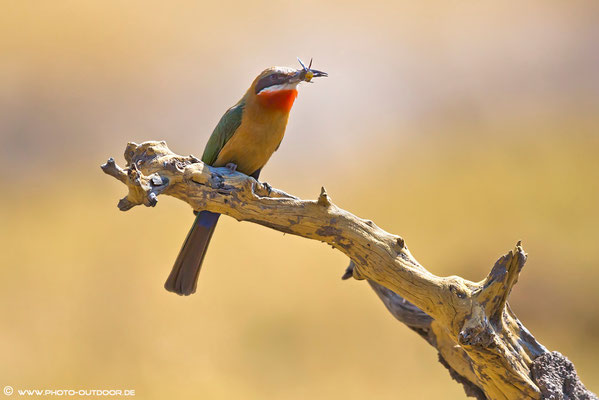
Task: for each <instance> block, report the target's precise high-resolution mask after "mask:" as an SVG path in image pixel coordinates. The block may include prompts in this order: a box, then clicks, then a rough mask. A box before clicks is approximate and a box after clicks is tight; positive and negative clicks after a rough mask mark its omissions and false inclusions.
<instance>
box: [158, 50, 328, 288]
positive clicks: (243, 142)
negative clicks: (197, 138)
mask: <svg viewBox="0 0 599 400" xmlns="http://www.w3.org/2000/svg"><path fill="white" fill-rule="evenodd" d="M300 63H301V61H300ZM311 64H312V62H310V65H309V66H308V67H306V66H305V65H304V64H303V63H302V68H300V69H297V70H296V69H293V68H287V67H271V68H267V69H265V70H264V71H263V72H262V73H261V74H260V75H258V77H256V79H254V82H253V83H252V85H251V86H250V88H249V89H248V90H247V92H246V93H245V94H244V95H243V97H242V98H241V100H239V101H238V102H237V104H235V105H234V106H233V107H231V108H229V109H228V110H227V112H226V113H225V114H224V115H223V116H222V118H221V119H220V121H219V123H218V125H216V128H214V131H213V132H212V135H211V136H210V139H209V140H208V143H207V144H206V148H205V149H204V154H203V155H202V161H203V162H204V163H206V164H208V165H212V166H215V167H224V166H227V167H229V168H234V169H236V170H237V171H240V172H242V173H244V174H246V175H250V176H252V177H254V178H255V179H258V176H259V175H260V170H261V169H262V167H264V165H265V164H266V162H267V161H268V160H269V159H270V156H271V155H272V154H273V153H274V152H275V151H276V150H277V149H278V148H279V145H280V144H281V140H282V139H283V135H284V134H285V128H286V126H287V120H288V119H289V112H290V111H291V107H292V106H293V102H294V101H295V99H296V97H297V87H298V85H299V84H300V83H302V82H310V81H311V80H312V78H315V77H321V76H327V74H326V73H325V72H321V71H317V70H313V69H311V68H310V67H311ZM219 216H220V214H216V213H213V212H210V211H200V212H199V213H198V214H197V216H196V219H195V221H194V223H193V226H192V227H191V230H190V231H189V233H188V234H187V238H186V239H185V242H184V243H183V247H182V248H181V251H180V252H179V256H178V257H177V260H176V261H175V265H174V266H173V269H172V271H171V273H170V275H169V277H168V279H167V280H166V283H165V284H164V287H165V288H166V290H168V291H170V292H174V293H177V294H179V295H185V296H187V295H190V294H192V293H194V292H195V290H196V286H197V281H198V276H199V273H200V269H201V268H202V261H203V260H204V256H205V255H206V250H207V249H208V244H209V243H210V238H211V237H212V233H213V232H214V228H215V227H216V223H217V222H218V217H219Z"/></svg>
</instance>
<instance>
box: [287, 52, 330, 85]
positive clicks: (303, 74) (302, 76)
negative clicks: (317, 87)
mask: <svg viewBox="0 0 599 400" xmlns="http://www.w3.org/2000/svg"><path fill="white" fill-rule="evenodd" d="M297 61H299V63H300V64H301V66H302V68H301V69H298V70H297V72H296V73H295V78H296V79H298V80H299V81H303V82H310V81H311V80H312V78H318V77H321V76H322V77H325V76H329V74H327V73H326V72H322V71H318V70H316V69H312V60H310V64H309V65H308V67H306V66H305V65H304V63H303V62H302V60H300V59H299V57H298V59H297Z"/></svg>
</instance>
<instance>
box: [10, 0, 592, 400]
mask: <svg viewBox="0 0 599 400" xmlns="http://www.w3.org/2000/svg"><path fill="white" fill-rule="evenodd" d="M1 4H2V13H0V163H1V164H2V165H1V167H2V171H3V175H4V176H5V178H7V179H10V181H6V180H5V181H4V182H3V184H2V187H3V193H4V194H3V196H2V197H1V199H0V220H1V224H0V243H1V246H2V250H1V252H0V262H1V265H2V268H1V270H0V313H1V315H2V322H0V354H1V355H2V357H1V358H2V362H1V363H0V377H1V378H0V379H1V381H0V386H4V385H12V386H13V387H15V389H17V388H50V389H65V388H71V389H81V388H84V389H115V388H117V389H134V390H135V391H136V398H140V399H164V398H172V399H178V398H184V397H186V396H193V397H195V398H202V399H231V398H243V399H305V398H313V399H334V398H340V399H359V398H365V397H366V396H368V398H377V399H396V398H446V399H462V398H464V397H465V395H464V393H463V390H462V388H461V387H460V386H459V385H458V384H456V383H455V382H453V381H452V380H451V379H450V377H449V374H448V373H447V371H446V370H445V369H444V368H443V367H442V366H441V365H440V364H439V363H438V362H437V356H436V354H435V352H434V350H433V349H432V348H431V347H430V346H429V345H427V344H426V343H425V342H424V341H423V340H422V339H420V338H419V337H418V336H417V335H416V334H414V333H413V332H411V331H409V330H408V329H407V328H406V327H404V326H403V325H401V324H400V323H398V322H396V321H395V320H393V318H392V317H391V315H390V314H389V313H388V312H387V311H386V310H385V308H384V306H383V305H382V303H380V302H379V300H378V299H377V298H376V296H375V294H374V293H372V292H371V290H370V289H369V288H368V285H367V284H366V283H364V282H358V281H349V282H342V281H341V280H340V277H341V275H342V274H343V271H344V269H345V267H346V266H347V263H348V260H347V259H346V258H345V257H343V256H342V255H341V254H340V253H338V252H335V251H331V249H330V248H328V247H327V246H325V245H323V244H321V243H316V242H312V241H309V240H305V239H301V238H296V237H291V236H289V235H286V236H284V235H282V234H280V233H277V232H274V231H271V230H268V229H265V228H262V227H260V226H257V225H253V224H249V223H238V222H236V221H234V220H232V219H230V218H223V219H221V222H220V224H219V227H218V230H217V232H216V234H215V236H214V238H213V241H212V246H211V248H210V251H209V252H208V256H207V259H206V261H205V264H204V269H203V271H202V276H201V278H200V283H199V287H198V292H197V293H196V294H195V295H193V296H191V297H188V298H180V297H177V296H175V295H173V294H171V293H167V292H166V291H165V290H164V289H163V287H162V285H163V283H164V280H165V279H166V277H167V275H168V272H169V271H170V268H171V265H172V262H173V261H174V259H175V257H176V255H177V252H178V250H179V248H180V245H181V243H182V241H183V239H184V237H185V234H186V233H187V230H188V228H189V226H190V225H191V223H192V220H193V215H192V213H191V209H190V208H189V206H187V205H186V204H184V203H182V202H180V201H177V200H174V199H172V198H167V197H162V198H161V199H160V202H159V204H158V207H156V208H154V209H147V208H139V207H138V208H135V209H133V210H132V211H130V212H127V213H121V212H119V211H118V210H117V208H116V203H117V200H118V199H119V198H120V197H122V196H123V195H124V194H125V187H124V186H123V185H122V184H120V183H119V182H117V181H116V180H114V179H112V178H110V177H108V176H106V175H104V174H103V173H102V172H101V171H100V168H99V166H100V164H102V163H103V162H105V160H106V159H107V158H108V157H110V156H114V157H115V158H116V159H117V162H119V163H120V164H121V165H122V164H123V158H122V153H123V151H124V148H125V145H126V143H127V142H128V141H137V142H141V141H144V140H162V139H164V140H166V141H167V142H168V144H169V146H170V148H171V149H172V150H173V151H175V152H177V153H180V154H190V153H192V154H195V155H198V156H199V155H201V153H202V151H203V146H204V144H205V142H206V140H207V138H208V136H209V135H210V133H211V131H212V129H213V127H214V126H215V125H216V123H217V122H218V120H219V118H220V116H221V115H222V114H223V112H224V111H225V110H226V109H227V108H228V107H229V106H230V105H232V104H234V103H235V102H236V101H237V100H238V99H239V98H240V97H241V96H242V94H243V93H244V92H245V90H246V89H247V87H248V86H249V85H250V83H251V81H252V80H253V78H254V77H255V76H256V75H257V74H258V73H259V72H260V71H261V70H262V69H264V68H266V67H268V66H271V65H287V66H298V64H297V62H296V59H295V57H296V56H300V57H301V58H303V59H304V60H306V61H308V60H309V59H310V57H314V67H315V68H317V69H321V70H323V71H327V72H328V73H329V74H330V77H329V78H327V79H319V80H317V82H316V83H315V84H314V85H305V87H302V88H301V90H300V95H299V98H298V100H297V101H296V103H295V107H294V110H293V111H292V115H291V119H290V122H289V126H288V129H287V135H286V138H285V140H284V141H283V144H282V146H281V148H280V149H279V151H278V152H277V153H276V154H275V155H274V156H273V158H272V159H271V161H270V163H269V165H268V166H267V167H266V168H265V170H264V171H263V173H262V177H263V178H264V179H265V180H266V181H268V182H269V183H270V184H271V185H273V186H274V187H277V188H280V189H283V190H285V191H288V192H290V193H293V194H295V195H298V196H301V197H304V198H316V196H317V195H318V193H319V191H320V187H321V186H322V185H324V186H326V188H327V190H328V192H329V194H330V195H331V197H332V199H333V201H335V202H336V203H337V204H338V205H339V206H340V207H343V208H345V209H347V210H349V211H351V212H353V213H355V214H357V215H358V216H361V217H364V218H369V219H372V220H374V221H375V222H376V223H377V224H378V225H379V226H381V227H382V228H384V229H386V230H388V231H390V232H393V233H396V234H399V235H402V236H403V237H404V238H406V241H407V243H408V245H409V246H410V249H411V251H412V253H413V254H414V255H415V256H416V258H417V259H418V260H419V261H420V262H421V263H422V264H423V265H425V266H426V267H427V268H428V269H429V270H430V271H432V272H433V273H435V274H438V275H443V276H445V275H453V274H457V275H461V276H463V277H465V278H468V279H471V280H474V281H478V280H481V279H483V278H484V276H485V275H486V274H487V273H488V271H489V270H490V268H491V266H492V265H493V263H494V261H495V260H496V259H497V258H498V257H499V256H500V255H501V254H503V253H505V252H506V251H508V250H510V249H511V248H513V246H514V244H515V243H516V241H517V240H522V241H523V244H524V247H525V250H526V251H528V252H529V261H528V263H527V265H526V267H525V270H524V271H523V274H522V275H521V277H520V282H519V283H518V285H517V286H516V287H515V289H514V292H513V294H512V296H511V305H512V308H513V309H514V311H515V312H516V313H517V314H518V316H519V317H520V319H521V320H522V321H523V322H524V323H525V325H526V326H527V327H528V328H529V329H530V330H531V331H532V333H533V334H534V335H535V336H536V337H537V339H538V340H539V341H541V342H542V343H543V344H544V345H545V346H546V347H548V348H549V349H551V350H558V351H561V352H563V353H564V354H565V355H566V356H568V357H569V358H570V359H571V360H572V361H573V362H574V363H575V365H576V367H577V369H578V372H579V374H580V375H581V378H582V380H583V382H584V383H585V384H586V385H587V387H588V388H589V389H591V390H593V391H595V392H597V391H599V367H597V357H598V355H599V337H598V336H599V313H598V312H597V311H596V309H595V305H596V304H597V303H598V302H599V290H598V284H597V281H598V280H599V270H598V268H597V267H598V266H599V208H598V204H599V157H598V154H599V153H598V152H599V112H598V111H599V48H598V45H597V43H598V42H597V38H598V37H599V24H598V23H597V21H598V18H599V3H597V2H596V1H576V0H574V1H568V2H563V1H551V0H549V1H547V0H542V1H528V2H512V1H505V2H494V3H490V2H479V1H464V2H446V1H429V2H412V1H410V2H407V1H394V2H391V1H388V2H386V1H378V0H372V1H368V2H357V1H351V0H350V1H348V0H343V1H340V0H339V1H329V0H323V1H314V0H306V1H301V2H297V1H296V2H287V3H279V2H275V1H261V0H257V1H252V2H249V1H248V2H234V1H227V0H225V1H219V2H206V1H175V2H163V1H150V0H144V1H133V0H132V1H127V2H115V1H106V0H102V1H100V0H90V1H84V2H81V1H75V0H73V1H66V0H53V1H45V2H40V1H27V0H24V1H10V0H2V1H1Z"/></svg>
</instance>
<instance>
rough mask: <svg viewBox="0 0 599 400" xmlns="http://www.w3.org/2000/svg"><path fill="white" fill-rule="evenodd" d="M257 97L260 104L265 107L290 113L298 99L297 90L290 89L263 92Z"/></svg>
mask: <svg viewBox="0 0 599 400" xmlns="http://www.w3.org/2000/svg"><path fill="white" fill-rule="evenodd" d="M257 97H258V102H259V103H260V105H261V106H263V107H266V108H270V109H275V110H281V111H285V112H289V111H291V107H293V102H294V101H295V98H296V97H297V90H295V89H289V90H276V91H274V92H261V93H259V94H258V95H257Z"/></svg>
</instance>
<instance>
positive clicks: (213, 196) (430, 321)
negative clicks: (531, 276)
mask: <svg viewBox="0 0 599 400" xmlns="http://www.w3.org/2000/svg"><path fill="white" fill-rule="evenodd" d="M125 159H126V161H127V166H126V168H125V169H121V168H120V167H118V166H117V165H116V164H115V162H114V160H113V159H109V160H108V162H107V163H106V164H104V165H103V166H102V169H103V170H104V172H106V173H107V174H109V175H111V176H113V177H115V178H117V179H118V180H120V181H121V182H123V183H124V184H125V185H127V187H128V189H129V193H128V195H127V196H126V197H124V198H123V199H121V200H120V201H119V204H118V207H119V208H120V209H121V210H123V211H126V210H129V209H130V208H132V207H134V206H137V205H141V204H143V205H146V206H155V205H156V202H157V196H158V195H160V194H166V195H170V196H173V197H176V198H178V199H180V200H183V201H184V202H186V203H188V204H189V205H191V207H192V208H193V209H194V210H209V211H212V212H218V213H221V214H225V215H228V216H231V217H233V218H235V219H237V220H239V221H250V222H254V223H257V224H260V225H264V226H266V227H269V228H272V229H275V230H278V231H281V232H285V233H290V234H294V235H298V236H302V237H305V238H309V239H315V240H320V241H323V242H325V243H328V244H329V245H331V246H332V247H334V248H335V249H337V250H339V251H341V252H343V253H344V254H345V255H347V256H348V257H349V259H350V260H351V263H350V267H348V269H347V271H346V274H345V275H344V277H345V278H347V277H354V278H356V279H367V280H368V282H369V283H370V285H371V287H372V288H373V289H374V291H375V292H376V293H377V295H378V296H379V297H380V298H381V300H382V301H383V303H384V304H385V306H386V307H387V308H388V309H389V311H390V312H391V313H392V314H393V315H394V316H395V317H396V318H397V319H398V320H399V321H401V322H402V323H404V324H406V325H407V326H409V327H410V328H412V329H413V330H415V331H416V332H418V333H419V334H420V335H421V336H422V337H423V338H424V339H426V340H427V341H428V343H430V344H431V345H432V346H434V347H435V348H436V349H437V351H438V352H439V359H440V361H441V363H442V364H443V365H445V366H446V367H447V368H448V369H449V371H450V374H451V376H452V377H453V378H454V379H456V380H457V381H458V382H460V383H462V384H463V385H464V388H465V390H466V393H467V394H468V395H471V396H473V397H476V398H479V399H540V398H551V399H554V398H555V399H561V398H589V399H590V398H596V397H595V396H594V395H593V394H592V393H590V392H589V391H587V390H586V389H585V388H584V386H583V385H582V383H580V381H578V377H577V376H576V372H575V371H574V368H573V366H572V364H571V363H569V361H568V360H567V359H566V358H565V357H563V356H561V354H559V353H549V352H548V351H547V349H545V348H544V347H543V346H542V345H541V344H539V343H538V342H537V341H536V340H535V338H534V337H533V336H532V335H531V334H530V333H529V332H528V331H527V330H526V328H524V326H523V325H522V324H521V323H520V321H519V320H518V318H517V317H516V316H515V314H514V313H513V312H512V310H511V309H510V307H509V305H508V303H507V298H508V296H509V294H510V291H511V289H512V287H513V286H514V285H515V284H516V282H517V280H518V276H519V273H520V271H521V270H522V267H523V266H524V263H525V262H526V254H525V253H524V250H523V248H522V246H521V244H520V243H518V244H517V245H516V246H515V248H514V249H513V250H511V251H509V252H508V253H507V254H506V255H504V256H502V257H501V258H500V259H499V260H498V261H497V262H496V263H495V265H494V266H493V268H492V269H491V272H490V273H489V275H488V276H487V277H486V278H485V279H484V280H482V281H481V282H471V281H468V280H466V279H463V278H461V277H458V276H450V277H438V276H435V275H433V274H431V273H430V272H428V271H427V270H426V269H425V268H424V267H423V266H422V265H420V264H419V263H418V261H416V259H415V258H414V257H413V256H412V254H411V253H410V251H409V250H408V247H407V246H406V244H405V241H404V240H403V239H402V238H401V237H399V236H397V235H393V234H390V233H387V232H385V231H384V230H382V229H380V228H379V227H378V226H376V225H375V224H374V223H373V222H372V221H370V220H364V219H361V218H358V217H356V216H355V215H353V214H351V213H349V212H347V211H345V210H342V209H340V208H338V207H337V206H336V205H334V204H333V203H332V201H331V199H330V198H329V196H328V195H327V193H326V191H325V190H324V188H323V189H322V190H321V193H320V196H319V197H318V200H315V201H312V200H301V199H298V198H296V197H294V196H292V195H289V194H287V193H285V192H283V191H280V190H277V189H272V188H270V187H269V186H268V185H265V184H262V183H260V182H257V181H256V180H254V179H253V178H250V177H248V176H246V175H243V174H241V173H238V172H232V171H230V170H228V169H226V168H213V167H210V166H208V165H205V164H203V163H202V162H201V161H200V160H198V159H197V158H195V157H193V156H187V157H185V156H179V155H176V154H174V153H173V152H171V151H170V150H169V149H168V147H167V146H166V143H165V142H145V143H142V144H140V145H138V144H135V143H129V144H128V145H127V149H126V151H125ZM585 396H586V397H585Z"/></svg>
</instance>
